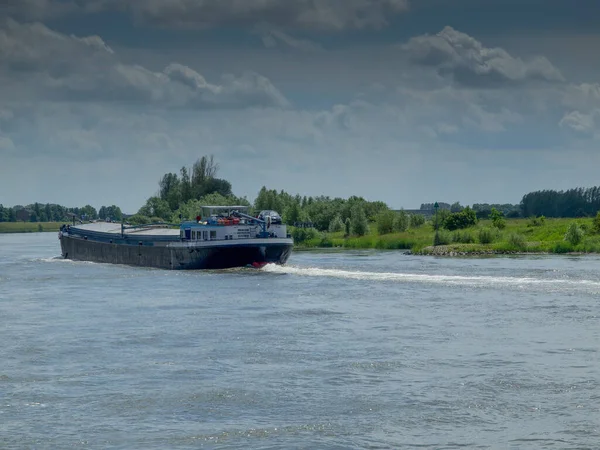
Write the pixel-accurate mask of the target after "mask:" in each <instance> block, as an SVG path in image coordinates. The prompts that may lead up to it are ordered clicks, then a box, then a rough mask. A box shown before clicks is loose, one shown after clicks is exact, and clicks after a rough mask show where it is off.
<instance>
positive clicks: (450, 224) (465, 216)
mask: <svg viewBox="0 0 600 450" xmlns="http://www.w3.org/2000/svg"><path fill="white" fill-rule="evenodd" d="M476 223H477V215H476V214H475V211H473V210H472V209H471V208H470V207H468V206H467V207H466V208H465V209H463V210H462V211H461V212H457V213H451V214H450V215H449V216H448V217H446V219H445V220H444V222H443V226H444V228H446V229H448V230H450V231H454V230H459V229H462V228H468V227H472V226H473V225H475V224H476Z"/></svg>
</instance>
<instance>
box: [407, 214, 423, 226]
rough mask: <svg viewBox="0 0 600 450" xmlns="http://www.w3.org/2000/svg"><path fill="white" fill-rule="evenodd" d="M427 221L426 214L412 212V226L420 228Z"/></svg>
mask: <svg viewBox="0 0 600 450" xmlns="http://www.w3.org/2000/svg"><path fill="white" fill-rule="evenodd" d="M424 223H425V216H424V215H422V214H411V216H410V226H411V228H419V227H420V226H422V225H423V224H424Z"/></svg>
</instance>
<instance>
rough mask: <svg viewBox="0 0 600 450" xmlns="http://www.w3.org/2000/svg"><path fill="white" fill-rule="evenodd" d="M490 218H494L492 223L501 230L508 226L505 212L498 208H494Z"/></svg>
mask: <svg viewBox="0 0 600 450" xmlns="http://www.w3.org/2000/svg"><path fill="white" fill-rule="evenodd" d="M490 219H492V224H493V225H494V226H495V227H496V228H498V229H499V230H502V229H503V228H504V227H506V220H504V214H503V213H502V212H501V211H498V210H497V209H496V208H492V211H491V213H490Z"/></svg>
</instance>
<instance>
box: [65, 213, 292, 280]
mask: <svg viewBox="0 0 600 450" xmlns="http://www.w3.org/2000/svg"><path fill="white" fill-rule="evenodd" d="M247 211H248V207H246V206H205V207H202V212H201V214H202V213H207V214H206V216H205V218H204V219H203V217H202V215H200V216H197V217H196V220H193V221H185V222H182V223H181V224H179V226H177V225H170V224H148V225H135V226H130V225H127V224H125V223H113V222H94V223H87V224H80V225H66V224H65V225H63V226H62V227H61V229H60V231H59V233H58V238H59V240H60V246H61V252H62V257H63V258H65V259H71V260H76V261H92V262H99V263H112V264H125V265H133V266H143V267H154V268H160V269H174V270H197V269H226V268H232V267H245V266H249V265H250V266H254V267H262V266H263V265H265V264H269V263H274V264H285V263H286V262H287V260H288V258H289V257H290V254H291V253H292V248H293V240H292V238H291V236H290V235H288V234H287V229H286V225H285V224H283V223H282V221H281V217H280V216H279V214H278V213H276V212H275V211H262V212H261V213H260V214H259V215H258V216H256V217H253V216H251V215H249V214H248V213H247Z"/></svg>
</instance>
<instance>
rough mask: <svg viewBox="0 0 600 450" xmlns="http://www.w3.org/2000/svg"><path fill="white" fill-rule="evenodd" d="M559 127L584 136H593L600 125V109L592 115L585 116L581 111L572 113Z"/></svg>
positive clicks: (566, 115) (562, 120)
mask: <svg viewBox="0 0 600 450" xmlns="http://www.w3.org/2000/svg"><path fill="white" fill-rule="evenodd" d="M559 125H560V126H561V127H563V128H567V129H570V130H572V131H575V132H577V133H581V134H584V135H593V134H594V132H595V131H600V130H598V126H599V125H600V109H596V110H594V111H592V112H591V113H590V114H583V113H581V112H579V111H571V112H569V113H567V114H565V115H564V117H563V118H562V119H561V120H560V122H559Z"/></svg>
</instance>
